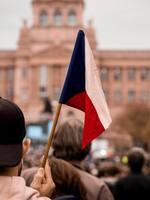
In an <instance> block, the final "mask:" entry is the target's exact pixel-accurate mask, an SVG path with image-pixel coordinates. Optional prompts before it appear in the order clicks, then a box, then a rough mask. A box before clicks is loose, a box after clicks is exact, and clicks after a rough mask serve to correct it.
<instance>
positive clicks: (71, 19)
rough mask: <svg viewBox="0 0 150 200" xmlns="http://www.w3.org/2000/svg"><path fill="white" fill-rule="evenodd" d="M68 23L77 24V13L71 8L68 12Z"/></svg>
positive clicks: (70, 24)
mask: <svg viewBox="0 0 150 200" xmlns="http://www.w3.org/2000/svg"><path fill="white" fill-rule="evenodd" d="M68 25H69V26H75V25H76V13H75V11H74V10H70V11H69V13H68Z"/></svg>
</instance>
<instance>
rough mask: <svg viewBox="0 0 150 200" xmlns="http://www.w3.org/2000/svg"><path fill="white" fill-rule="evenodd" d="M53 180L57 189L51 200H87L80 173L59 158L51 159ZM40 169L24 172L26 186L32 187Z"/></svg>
mask: <svg viewBox="0 0 150 200" xmlns="http://www.w3.org/2000/svg"><path fill="white" fill-rule="evenodd" d="M49 165H50V168H51V173H52V178H53V180H54V183H55V189H54V191H53V193H52V195H51V198H52V199H53V198H56V197H60V196H64V195H74V196H75V197H76V198H77V199H78V200H87V197H86V189H85V187H84V185H83V183H82V180H81V177H80V175H79V173H78V171H77V170H76V169H75V168H74V167H73V166H72V165H71V164H70V163H69V162H67V161H65V160H62V159H57V158H49ZM37 170H38V168H37V167H32V168H28V169H25V170H23V171H22V177H23V178H24V179H25V181H26V185H27V186H30V184H31V182H32V180H33V178H34V175H35V174H36V172H37Z"/></svg>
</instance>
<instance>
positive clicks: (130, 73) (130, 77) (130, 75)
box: [128, 68, 135, 80]
mask: <svg viewBox="0 0 150 200" xmlns="http://www.w3.org/2000/svg"><path fill="white" fill-rule="evenodd" d="M128 80H135V69H134V68H129V69H128Z"/></svg>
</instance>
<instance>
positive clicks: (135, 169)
mask: <svg viewBox="0 0 150 200" xmlns="http://www.w3.org/2000/svg"><path fill="white" fill-rule="evenodd" d="M144 162H145V152H144V150H143V149H142V148H138V147H133V148H131V150H130V151H129V152H128V165H129V168H130V173H129V174H128V175H127V176H126V177H124V178H121V179H120V180H118V182H117V183H116V185H115V190H114V197H115V200H127V199H128V200H133V199H136V200H141V199H150V179H149V177H148V176H146V175H144V174H143V172H142V168H143V166H144Z"/></svg>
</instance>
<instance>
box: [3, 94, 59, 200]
mask: <svg viewBox="0 0 150 200" xmlns="http://www.w3.org/2000/svg"><path fill="white" fill-rule="evenodd" d="M25 135H26V130H25V119H24V115H23V112H22V111H21V109H20V108H19V107H18V106H17V105H16V104H15V103H13V102H11V101H8V100H6V99H3V98H1V97H0V199H3V200H7V199H12V200H13V199H14V200H36V199H39V200H48V199H49V198H48V197H49V196H50V195H51V193H52V192H53V189H54V187H55V184H54V182H53V179H52V177H51V171H50V167H49V165H48V162H47V163H46V166H45V169H43V168H39V169H38V171H37V174H36V175H35V177H34V179H33V182H32V183H31V187H26V185H25V180H24V179H23V178H22V177H21V176H20V174H21V170H22V159H23V156H24V155H25V153H26V151H27V150H28V148H29V146H30V139H25Z"/></svg>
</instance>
